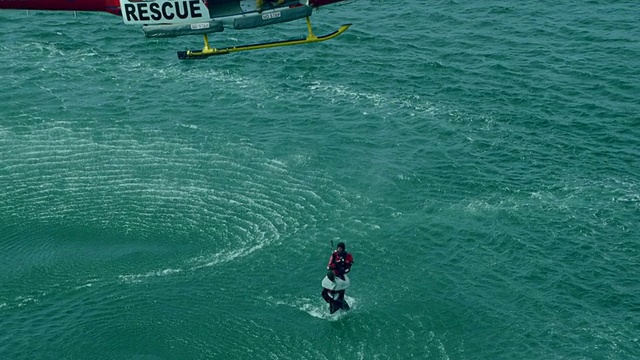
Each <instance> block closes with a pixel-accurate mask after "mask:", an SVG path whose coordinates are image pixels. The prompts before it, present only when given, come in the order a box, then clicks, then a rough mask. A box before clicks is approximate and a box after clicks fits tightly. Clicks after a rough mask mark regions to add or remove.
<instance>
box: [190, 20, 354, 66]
mask: <svg viewBox="0 0 640 360" xmlns="http://www.w3.org/2000/svg"><path fill="white" fill-rule="evenodd" d="M306 19H307V30H308V34H307V37H306V38H301V39H294V40H282V41H274V42H268V43H260V44H251V45H240V46H231V47H225V48H220V49H217V48H212V47H211V46H210V45H209V38H208V37H207V34H204V47H203V48H202V50H198V51H191V50H187V51H178V58H179V59H180V60H195V59H205V58H208V57H209V56H215V55H224V54H230V53H232V52H239V51H249V50H258V49H269V48H274V47H280V46H291V45H302V44H310V43H315V42H321V41H326V40H330V39H333V38H334V37H336V36H338V35H340V34H342V33H343V32H345V31H346V30H347V29H348V28H349V26H351V24H344V25H342V26H340V28H339V29H338V30H336V31H334V32H332V33H330V34H327V35H323V36H316V35H315V34H314V33H313V29H312V27H311V20H309V17H308V16H307V18H306Z"/></svg>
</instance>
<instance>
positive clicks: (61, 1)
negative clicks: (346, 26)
mask: <svg viewBox="0 0 640 360" xmlns="http://www.w3.org/2000/svg"><path fill="white" fill-rule="evenodd" d="M224 1H228V0H224ZM341 1H345V0H310V1H309V4H310V5H311V6H313V7H319V6H325V5H329V4H333V3H337V2H341ZM215 2H216V0H209V3H215ZM0 9H21V10H54V11H59V10H63V11H64V10H66V11H103V12H108V13H111V14H114V15H118V16H120V15H121V12H120V2H119V0H0Z"/></svg>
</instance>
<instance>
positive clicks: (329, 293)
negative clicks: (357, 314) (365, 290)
mask: <svg viewBox="0 0 640 360" xmlns="http://www.w3.org/2000/svg"><path fill="white" fill-rule="evenodd" d="M345 249H346V246H345V244H344V243H343V242H341V243H338V246H337V249H336V250H334V251H333V253H332V254H331V258H329V264H328V265H327V270H328V271H327V276H326V278H325V280H323V281H322V298H323V299H324V301H326V302H327V303H329V311H330V312H331V314H333V313H334V312H336V311H338V310H339V309H345V310H349V304H348V303H347V302H346V301H345V300H344V293H345V289H346V288H348V287H349V284H350V281H349V280H348V279H346V278H345V274H347V273H348V272H349V271H351V265H353V256H352V255H351V254H350V253H348V252H347V251H346V250H345ZM325 281H326V283H325ZM334 296H337V299H336V298H335V297H334Z"/></svg>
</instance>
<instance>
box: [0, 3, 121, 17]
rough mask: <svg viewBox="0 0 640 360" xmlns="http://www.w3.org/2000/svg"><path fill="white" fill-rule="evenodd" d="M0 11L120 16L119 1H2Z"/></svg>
mask: <svg viewBox="0 0 640 360" xmlns="http://www.w3.org/2000/svg"><path fill="white" fill-rule="evenodd" d="M0 9H19V10H55V11H58V10H62V11H65V10H66V11H104V12H108V13H111V14H114V15H118V16H120V14H121V13H120V2H119V1H118V0H0Z"/></svg>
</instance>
